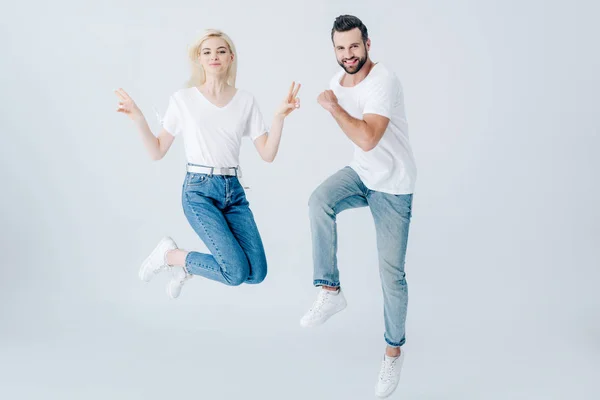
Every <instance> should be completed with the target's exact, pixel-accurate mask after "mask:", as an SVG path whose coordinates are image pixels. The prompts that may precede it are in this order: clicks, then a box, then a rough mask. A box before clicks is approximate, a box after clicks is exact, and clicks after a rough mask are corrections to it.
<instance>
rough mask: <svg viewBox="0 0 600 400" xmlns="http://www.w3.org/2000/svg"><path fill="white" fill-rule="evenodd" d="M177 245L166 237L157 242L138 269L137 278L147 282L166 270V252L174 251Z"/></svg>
mask: <svg viewBox="0 0 600 400" xmlns="http://www.w3.org/2000/svg"><path fill="white" fill-rule="evenodd" d="M176 248H177V245H176V244H175V242H174V241H173V239H171V238H170V237H168V236H165V237H164V238H162V239H161V240H160V242H158V245H157V246H156V247H155V248H154V250H152V253H150V255H149V256H148V258H146V259H145V260H144V262H143V263H142V266H141V267H140V272H139V276H140V279H141V280H143V281H144V282H149V281H150V280H151V279H152V277H154V275H156V274H158V273H159V272H161V271H164V270H165V269H166V268H167V252H168V251H170V250H175V249H176Z"/></svg>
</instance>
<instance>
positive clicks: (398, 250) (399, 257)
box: [368, 191, 412, 271]
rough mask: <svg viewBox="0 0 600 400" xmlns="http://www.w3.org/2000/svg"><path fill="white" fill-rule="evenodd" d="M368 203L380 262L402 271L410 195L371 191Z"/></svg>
mask: <svg viewBox="0 0 600 400" xmlns="http://www.w3.org/2000/svg"><path fill="white" fill-rule="evenodd" d="M368 202H369V208H370V209H371V213H372V215H373V220H374V221H375V231H376V234H377V250H378V252H379V258H380V260H381V261H383V262H384V263H385V264H386V265H389V266H392V267H393V268H394V269H397V270H401V271H404V259H405V255H406V248H407V243H408V231H409V227H410V220H411V216H412V194H406V195H393V194H388V193H382V192H375V191H372V192H371V193H370V194H369V196H368Z"/></svg>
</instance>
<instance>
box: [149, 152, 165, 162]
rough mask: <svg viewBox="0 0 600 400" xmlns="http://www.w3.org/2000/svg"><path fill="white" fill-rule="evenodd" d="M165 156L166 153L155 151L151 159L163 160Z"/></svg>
mask: <svg viewBox="0 0 600 400" xmlns="http://www.w3.org/2000/svg"><path fill="white" fill-rule="evenodd" d="M164 156H165V155H164V154H161V153H154V154H151V155H150V159H151V160H152V161H160V160H162V159H163V157H164Z"/></svg>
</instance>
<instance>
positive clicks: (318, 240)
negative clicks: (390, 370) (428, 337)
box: [309, 167, 412, 347]
mask: <svg viewBox="0 0 600 400" xmlns="http://www.w3.org/2000/svg"><path fill="white" fill-rule="evenodd" d="M367 206H368V207H369V208H370V209H371V214H372V215H373V219H374V221H375V231H376V235H377V252H378V255H379V275H380V277H381V286H382V289H383V314H384V320H385V334H384V338H385V341H386V342H387V344H388V345H390V346H392V347H399V346H402V345H403V344H404V342H405V341H406V339H405V322H406V309H407V305H408V290H407V285H406V280H405V278H404V277H405V274H404V259H405V255H406V246H407V242H408V228H409V225H410V218H411V207H412V194H405V195H393V194H388V193H382V192H377V191H373V190H370V189H368V188H367V187H366V186H365V185H364V184H363V182H362V181H361V179H360V178H359V176H358V175H357V174H356V172H354V170H353V169H352V168H350V167H346V168H343V169H342V170H340V171H338V172H337V173H335V174H334V175H332V176H330V177H329V178H328V179H327V180H325V182H323V183H322V184H321V185H320V186H319V187H317V189H316V190H315V191H314V192H313V194H312V195H311V197H310V200H309V213H310V227H311V232H312V246H313V262H314V284H315V286H332V287H338V286H340V281H339V270H338V266H337V255H336V253H337V225H336V216H337V214H338V213H340V212H342V211H344V210H347V209H350V208H358V207H367Z"/></svg>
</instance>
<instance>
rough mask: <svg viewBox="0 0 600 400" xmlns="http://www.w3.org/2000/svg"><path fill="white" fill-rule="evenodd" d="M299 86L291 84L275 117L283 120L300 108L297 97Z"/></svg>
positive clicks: (294, 83)
mask: <svg viewBox="0 0 600 400" xmlns="http://www.w3.org/2000/svg"><path fill="white" fill-rule="evenodd" d="M301 86H302V85H301V84H299V83H298V84H296V82H292V86H291V87H290V91H289V92H288V95H287V96H286V98H285V99H284V100H283V102H282V103H281V106H279V109H278V110H277V115H278V116H281V117H283V118H285V117H287V116H288V115H290V114H291V113H292V111H294V110H295V109H297V108H300V98H299V97H297V96H298V91H299V90H300V87H301Z"/></svg>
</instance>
